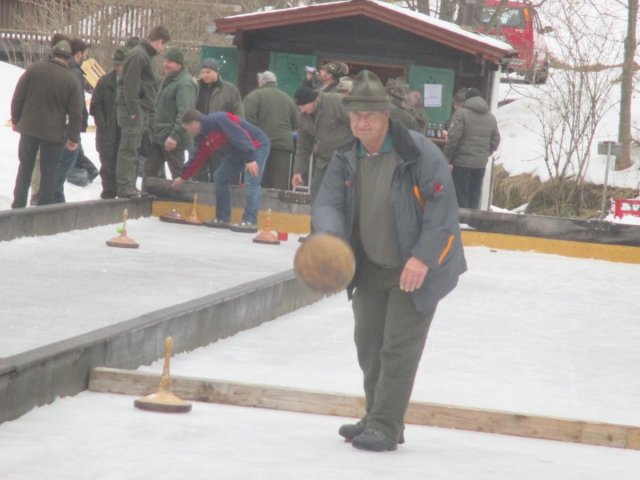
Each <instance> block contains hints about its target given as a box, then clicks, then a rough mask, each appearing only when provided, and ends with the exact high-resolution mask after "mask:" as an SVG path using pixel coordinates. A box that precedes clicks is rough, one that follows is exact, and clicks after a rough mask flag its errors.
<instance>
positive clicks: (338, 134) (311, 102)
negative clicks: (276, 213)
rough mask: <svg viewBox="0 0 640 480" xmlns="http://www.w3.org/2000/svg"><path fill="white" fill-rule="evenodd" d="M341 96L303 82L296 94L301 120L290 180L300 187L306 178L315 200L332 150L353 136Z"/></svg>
mask: <svg viewBox="0 0 640 480" xmlns="http://www.w3.org/2000/svg"><path fill="white" fill-rule="evenodd" d="M342 98H343V95H341V94H338V93H324V92H317V91H314V90H312V89H311V88H309V87H304V86H303V87H300V88H298V90H296V92H295V95H294V99H295V101H296V104H297V105H298V108H299V109H300V120H299V123H298V140H297V144H296V155H295V161H294V164H293V178H292V180H291V183H292V185H293V186H294V187H298V186H300V185H303V184H304V183H305V178H306V183H307V184H308V185H309V193H310V194H311V203H312V204H313V202H314V200H315V198H316V195H317V194H318V190H319V189H320V184H321V183H322V177H323V176H324V173H325V172H326V170H327V166H328V165H329V161H330V160H331V156H332V155H333V152H334V151H335V150H336V148H338V147H340V146H341V145H342V144H343V143H345V142H346V141H348V140H349V139H350V138H351V128H350V127H349V115H348V113H347V111H346V110H345V109H344V106H343V105H342ZM311 230H312V231H313V225H312V226H311Z"/></svg>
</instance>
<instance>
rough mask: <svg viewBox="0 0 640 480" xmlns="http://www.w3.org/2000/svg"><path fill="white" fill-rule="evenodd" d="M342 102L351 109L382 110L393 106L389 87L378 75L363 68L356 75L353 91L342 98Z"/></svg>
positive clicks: (387, 109)
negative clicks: (388, 91)
mask: <svg viewBox="0 0 640 480" xmlns="http://www.w3.org/2000/svg"><path fill="white" fill-rule="evenodd" d="M342 104H343V105H344V108H346V109H347V110H349V111H353V110H359V111H363V112H374V111H377V112H381V111H389V110H391V109H392V108H393V107H392V105H391V99H390V98H389V95H387V89H386V88H384V85H382V82H381V81H380V79H379V78H378V77H377V75H376V74H375V73H373V72H371V71H369V70H362V71H361V72H360V73H358V75H356V78H355V79H354V81H353V88H352V89H351V93H349V95H347V96H345V97H344V98H343V99H342Z"/></svg>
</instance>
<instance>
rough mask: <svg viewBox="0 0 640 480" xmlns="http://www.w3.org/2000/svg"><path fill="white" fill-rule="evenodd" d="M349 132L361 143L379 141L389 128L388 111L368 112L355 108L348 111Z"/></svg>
mask: <svg viewBox="0 0 640 480" xmlns="http://www.w3.org/2000/svg"><path fill="white" fill-rule="evenodd" d="M349 119H350V120H351V132H352V133H353V136H354V137H356V138H357V139H358V140H360V141H361V142H362V143H364V144H365V146H366V145H367V144H370V143H379V142H383V141H384V137H385V135H386V134H387V129H388V128H389V112H368V111H359V110H355V111H352V112H349Z"/></svg>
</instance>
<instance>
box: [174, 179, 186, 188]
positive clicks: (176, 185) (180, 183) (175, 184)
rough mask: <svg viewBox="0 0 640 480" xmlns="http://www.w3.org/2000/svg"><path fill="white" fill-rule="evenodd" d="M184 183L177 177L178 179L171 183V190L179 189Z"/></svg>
mask: <svg viewBox="0 0 640 480" xmlns="http://www.w3.org/2000/svg"><path fill="white" fill-rule="evenodd" d="M184 182H185V180H184V178H182V177H178V178H176V179H174V180H173V182H171V188H173V189H175V190H177V189H178V188H180V187H181V186H182V184H183V183H184Z"/></svg>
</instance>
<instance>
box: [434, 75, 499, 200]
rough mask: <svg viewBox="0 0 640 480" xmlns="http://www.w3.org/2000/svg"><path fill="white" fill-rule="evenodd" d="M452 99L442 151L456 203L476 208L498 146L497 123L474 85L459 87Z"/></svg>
mask: <svg viewBox="0 0 640 480" xmlns="http://www.w3.org/2000/svg"><path fill="white" fill-rule="evenodd" d="M454 100H455V107H454V108H455V111H454V113H453V115H452V116H451V121H450V125H449V126H448V128H447V143H446V144H445V146H444V149H443V151H444V154H445V156H446V157H447V159H448V160H449V163H450V164H451V168H452V170H451V176H452V177H453V183H454V185H455V186H456V194H457V197H458V205H459V206H460V208H479V207H480V196H481V194H482V183H483V179H484V173H485V169H486V166H487V162H488V161H489V157H490V156H491V155H492V154H493V152H495V151H496V150H497V148H498V146H499V145H500V132H499V130H498V122H497V120H496V117H495V116H494V115H493V114H492V113H491V112H490V111H489V105H488V104H487V102H486V101H485V100H484V99H483V98H482V96H481V94H480V91H479V90H478V89H477V88H473V87H471V88H465V89H461V90H459V91H458V92H457V93H456V96H455V97H454Z"/></svg>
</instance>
